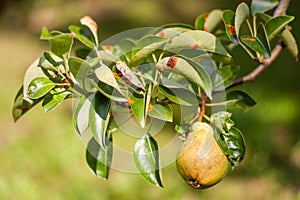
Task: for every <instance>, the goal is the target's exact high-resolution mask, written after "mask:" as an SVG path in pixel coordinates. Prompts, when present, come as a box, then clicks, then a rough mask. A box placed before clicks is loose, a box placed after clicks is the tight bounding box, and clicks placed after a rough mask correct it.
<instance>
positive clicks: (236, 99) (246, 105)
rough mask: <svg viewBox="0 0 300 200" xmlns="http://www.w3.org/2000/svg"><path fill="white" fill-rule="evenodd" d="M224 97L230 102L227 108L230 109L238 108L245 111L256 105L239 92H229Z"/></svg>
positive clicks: (248, 97) (246, 95) (247, 96)
mask: <svg viewBox="0 0 300 200" xmlns="http://www.w3.org/2000/svg"><path fill="white" fill-rule="evenodd" d="M226 97H227V100H228V101H229V102H230V103H229V104H228V105H227V106H228V107H230V108H239V109H241V110H243V111H247V110H249V109H250V108H251V107H252V106H254V105H255V104H256V102H255V101H254V99H252V98H251V97H250V96H249V95H248V94H246V93H245V92H243V91H241V90H235V91H231V92H229V93H228V94H227V96H226Z"/></svg>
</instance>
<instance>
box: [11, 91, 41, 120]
mask: <svg viewBox="0 0 300 200" xmlns="http://www.w3.org/2000/svg"><path fill="white" fill-rule="evenodd" d="M23 96H24V94H23V86H22V87H21V88H20V89H19V91H18V93H17V95H16V97H15V100H14V104H13V109H12V115H13V118H14V121H15V122H16V121H17V120H18V119H19V118H20V117H22V116H23V115H24V114H25V113H26V112H27V111H28V110H30V109H31V108H32V107H33V106H35V105H36V104H38V103H39V102H40V101H41V99H36V100H33V101H27V100H26V99H24V98H23Z"/></svg>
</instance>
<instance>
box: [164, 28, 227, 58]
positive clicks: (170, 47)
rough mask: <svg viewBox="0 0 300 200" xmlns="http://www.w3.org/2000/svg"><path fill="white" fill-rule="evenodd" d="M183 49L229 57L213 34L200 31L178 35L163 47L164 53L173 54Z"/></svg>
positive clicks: (190, 31)
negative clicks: (199, 50)
mask: <svg viewBox="0 0 300 200" xmlns="http://www.w3.org/2000/svg"><path fill="white" fill-rule="evenodd" d="M184 49H201V50H204V51H208V52H211V53H216V54H221V55H224V56H227V57H231V56H230V55H229V54H228V52H227V51H226V49H225V48H224V47H223V45H222V43H221V42H220V41H219V40H218V39H217V38H216V37H215V36H214V35H213V34H211V33H208V32H205V31H200V30H189V31H185V32H183V33H179V34H177V35H175V36H174V37H172V38H171V40H170V41H169V42H168V43H166V45H165V47H164V50H165V51H170V52H173V53H176V52H178V51H182V50H184Z"/></svg>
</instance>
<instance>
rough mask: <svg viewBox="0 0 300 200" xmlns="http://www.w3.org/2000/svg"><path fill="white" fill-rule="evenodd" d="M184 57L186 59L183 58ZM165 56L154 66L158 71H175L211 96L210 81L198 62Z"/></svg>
mask: <svg viewBox="0 0 300 200" xmlns="http://www.w3.org/2000/svg"><path fill="white" fill-rule="evenodd" d="M185 59H186V60H185ZM185 59H183V58H178V57H174V56H173V57H165V58H163V59H161V60H160V61H159V62H158V63H157V66H156V68H157V69H158V70H159V71H160V72H164V71H167V72H175V73H179V74H181V75H182V76H184V77H185V78H186V79H187V80H189V81H190V82H192V83H194V84H196V85H198V86H199V87H201V88H202V89H203V90H204V91H205V93H206V94H207V96H208V97H209V98H211V91H212V83H211V79H210V76H209V75H208V73H207V72H206V70H205V69H204V68H203V67H202V66H201V65H200V64H199V63H196V62H194V61H192V60H191V59H188V58H185Z"/></svg>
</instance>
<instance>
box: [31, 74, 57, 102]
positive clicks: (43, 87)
mask: <svg viewBox="0 0 300 200" xmlns="http://www.w3.org/2000/svg"><path fill="white" fill-rule="evenodd" d="M54 87H55V83H53V82H52V81H51V80H49V79H48V78H45V77H38V78H35V79H33V80H32V81H31V83H30V84H29V86H28V96H29V97H30V98H31V99H39V98H41V97H43V96H44V95H46V94H47V93H48V92H49V91H50V90H52V89H53V88H54Z"/></svg>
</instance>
